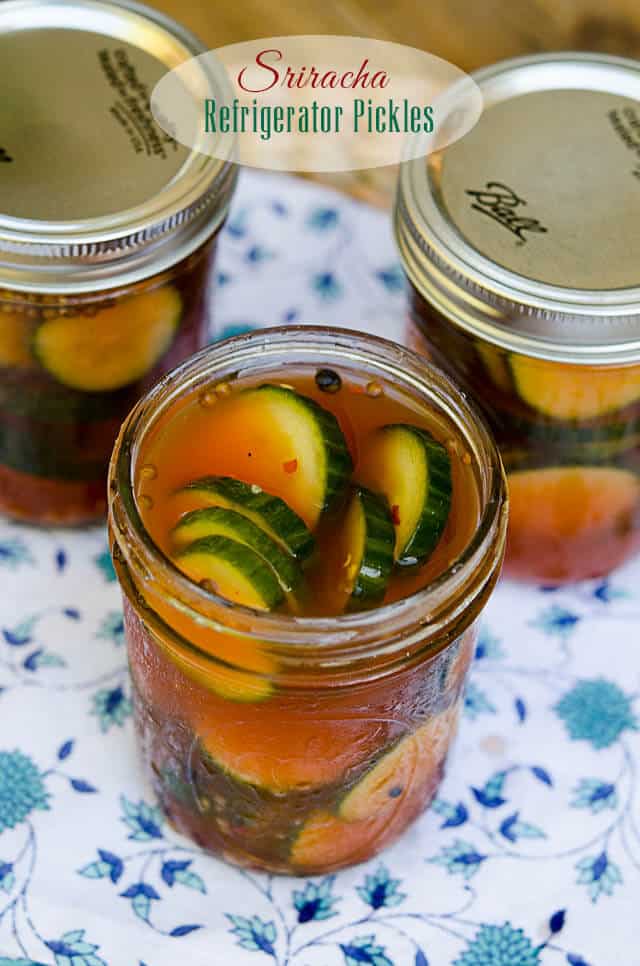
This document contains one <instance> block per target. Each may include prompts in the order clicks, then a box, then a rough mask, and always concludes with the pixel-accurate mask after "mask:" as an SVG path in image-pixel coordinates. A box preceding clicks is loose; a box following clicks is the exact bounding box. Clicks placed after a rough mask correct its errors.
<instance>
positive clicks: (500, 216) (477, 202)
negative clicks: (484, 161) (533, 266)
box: [466, 181, 547, 245]
mask: <svg viewBox="0 0 640 966" xmlns="http://www.w3.org/2000/svg"><path fill="white" fill-rule="evenodd" d="M466 193H467V194H468V195H470V196H471V197H472V198H473V204H472V205H471V207H472V208H473V210H474V211H479V212H481V213H482V214H483V215H487V216H488V217H489V218H493V220H494V221H497V222H498V224H499V225H502V226H503V227H504V228H506V229H507V231H510V232H512V233H513V234H514V235H515V236H516V238H517V239H518V241H517V242H516V244H518V245H524V244H525V242H526V241H527V237H526V234H525V232H528V231H530V232H538V233H540V232H546V231H547V229H546V228H545V227H544V225H542V224H540V222H539V221H538V219H537V218H527V217H525V216H523V215H522V214H521V213H520V211H519V209H520V206H521V205H526V203H527V202H526V201H525V199H524V198H520V197H519V196H518V195H517V194H516V193H515V191H514V190H513V188H510V187H509V186H508V185H506V184H503V183H502V182H501V181H487V183H486V185H485V187H484V189H483V190H481V191H473V190H471V189H469V188H468V189H467V192H466Z"/></svg>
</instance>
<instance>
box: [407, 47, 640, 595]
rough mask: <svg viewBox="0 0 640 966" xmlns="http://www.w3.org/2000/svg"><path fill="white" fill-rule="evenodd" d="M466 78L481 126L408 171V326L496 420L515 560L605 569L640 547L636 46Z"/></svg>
mask: <svg viewBox="0 0 640 966" xmlns="http://www.w3.org/2000/svg"><path fill="white" fill-rule="evenodd" d="M474 79H475V80H476V81H477V83H478V85H479V87H480V90H481V92H482V95H483V98H484V103H485V110H484V113H483V115H482V117H481V119H480V121H479V123H478V124H477V125H476V127H475V128H474V129H473V130H472V131H471V132H470V133H469V134H467V135H466V137H464V138H463V139H462V140H460V141H458V142H457V143H455V144H454V145H452V146H450V147H449V148H447V149H446V150H444V151H441V152H439V153H437V154H434V155H432V156H431V157H430V158H428V159H427V160H425V159H418V160H415V161H411V162H409V163H407V164H406V165H404V166H403V169H402V171H401V176H400V184H399V191H398V198H397V204H396V212H395V228H396V237H397V240H398V243H399V246H400V252H401V257H402V260H403V264H404V268H405V270H406V272H407V275H408V276H409V280H410V283H411V312H410V331H409V341H410V342H412V343H413V344H414V346H416V347H418V348H420V349H422V351H424V352H426V353H427V354H429V355H430V356H431V357H432V358H433V359H434V360H435V361H437V362H439V363H440V364H441V365H443V366H444V367H446V368H447V369H448V371H449V372H450V373H452V374H453V375H454V376H455V377H456V378H457V379H458V381H460V382H462V383H463V384H464V385H465V386H466V387H467V389H468V390H469V391H470V392H471V393H473V394H474V395H475V397H476V399H477V400H478V401H479V402H480V403H481V404H482V406H483V408H484V411H485V414H486V415H487V417H488V418H489V421H490V423H491V425H492V428H493V430H494V432H495V434H496V436H497V439H498V443H499V445H500V448H501V453H502V457H503V461H504V463H505V467H506V470H507V473H508V483H509V497H510V522H509V536H508V541H507V556H506V564H505V569H506V572H507V573H508V574H511V575H513V576H515V577H519V578H524V579H527V580H535V581H538V582H541V583H544V584H550V585H555V584H562V583H565V582H567V581H572V580H578V579H582V578H590V577H599V576H602V575H605V574H607V573H609V571H611V570H612V569H613V568H614V567H616V566H618V565H619V564H621V563H623V562H624V561H625V560H626V559H628V558H629V557H630V556H632V555H633V554H634V553H637V552H638V550H640V446H639V441H640V234H639V233H638V227H637V226H638V213H639V211H640V161H639V158H640V63H638V62H635V61H628V60H623V59H620V58H612V57H606V56H604V55H596V54H551V55H545V56H536V57H529V58H520V59H516V60H512V61H505V62H503V63H500V64H497V65H495V66H493V67H490V68H487V69H485V70H482V71H479V72H478V73H477V74H476V75H474Z"/></svg>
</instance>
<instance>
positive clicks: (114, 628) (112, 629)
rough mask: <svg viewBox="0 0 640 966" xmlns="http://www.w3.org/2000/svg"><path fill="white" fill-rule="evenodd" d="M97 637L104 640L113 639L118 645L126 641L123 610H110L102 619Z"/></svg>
mask: <svg viewBox="0 0 640 966" xmlns="http://www.w3.org/2000/svg"><path fill="white" fill-rule="evenodd" d="M96 637H98V638H100V639H101V640H103V641H112V642H113V643H114V644H115V645H116V646H118V647H119V646H120V645H121V644H123V643H124V619H123V617H122V612H121V611H118V610H112V611H110V612H109V613H108V614H107V616H106V617H105V618H104V620H103V621H102V623H101V625H100V628H99V630H98V633H97V634H96Z"/></svg>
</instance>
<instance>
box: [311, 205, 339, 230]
mask: <svg viewBox="0 0 640 966" xmlns="http://www.w3.org/2000/svg"><path fill="white" fill-rule="evenodd" d="M339 217H340V212H339V211H338V210H337V209H336V208H315V209H314V210H313V211H312V212H311V214H310V215H309V217H308V219H307V225H308V226H309V228H311V229H312V231H329V230H330V229H331V228H335V226H336V225H337V224H338V219H339Z"/></svg>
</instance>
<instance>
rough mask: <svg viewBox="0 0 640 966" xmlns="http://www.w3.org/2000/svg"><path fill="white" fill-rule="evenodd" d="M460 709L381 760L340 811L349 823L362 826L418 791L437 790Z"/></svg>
mask: <svg viewBox="0 0 640 966" xmlns="http://www.w3.org/2000/svg"><path fill="white" fill-rule="evenodd" d="M458 712H459V707H458V705H452V706H451V707H450V708H447V710H446V711H443V712H442V713H441V714H439V715H437V716H435V717H433V718H430V719H429V721H427V723H426V724H424V725H422V726H421V727H420V728H418V730H417V731H414V732H413V734H410V735H407V736H406V737H405V738H402V739H401V740H400V741H399V742H398V744H396V745H395V746H394V747H393V748H392V749H391V750H390V751H388V752H387V753H386V754H384V755H383V756H382V758H380V760H379V761H378V762H377V764H375V765H374V767H373V768H372V769H371V770H370V771H369V772H367V774H366V775H365V776H364V778H362V779H361V780H360V781H359V782H358V784H357V785H356V786H355V787H354V788H352V789H351V791H350V792H348V793H347V795H346V796H345V797H344V798H343V799H342V801H341V803H340V806H339V808H338V814H339V816H340V818H342V819H344V821H345V822H362V821H365V820H366V819H370V818H372V817H374V816H375V815H379V814H380V813H381V812H383V811H384V810H385V809H388V808H389V806H392V805H393V806H394V808H397V807H399V805H400V804H401V803H402V801H404V799H405V798H406V797H407V796H408V795H409V794H410V792H412V791H413V790H414V789H416V788H423V787H427V786H428V785H429V784H432V785H433V787H434V788H435V786H436V784H437V782H438V779H439V775H440V769H441V766H442V763H443V761H444V758H445V756H446V753H447V749H448V747H449V744H450V742H451V740H452V738H453V735H454V734H455V729H456V726H457V720H458Z"/></svg>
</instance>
